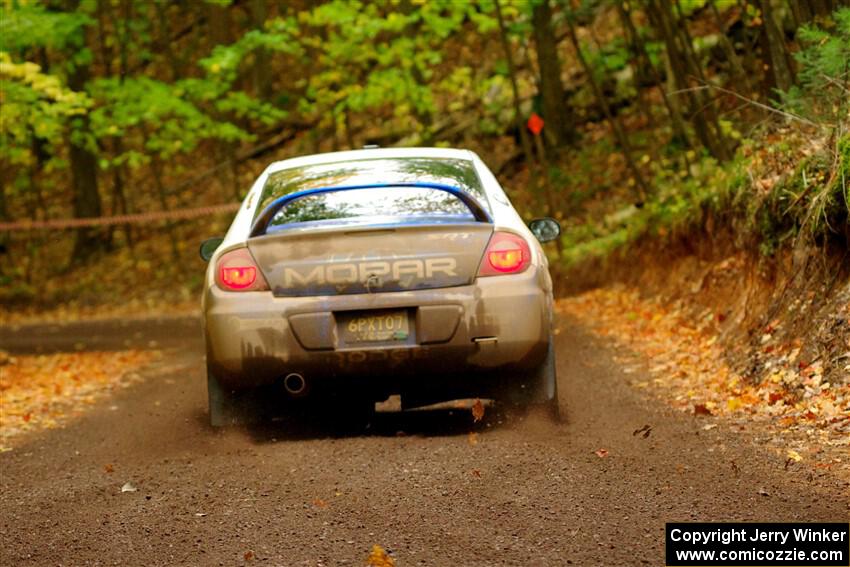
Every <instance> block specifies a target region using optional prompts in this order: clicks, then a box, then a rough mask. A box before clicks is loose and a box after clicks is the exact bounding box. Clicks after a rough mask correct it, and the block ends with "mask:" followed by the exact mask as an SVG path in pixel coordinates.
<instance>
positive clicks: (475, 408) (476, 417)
mask: <svg viewBox="0 0 850 567" xmlns="http://www.w3.org/2000/svg"><path fill="white" fill-rule="evenodd" d="M483 418H484V404H483V403H481V400H480V399H476V400H475V403H474V404H472V419H473V421H474V422H475V423H478V422H479V421H481V420H482V419H483Z"/></svg>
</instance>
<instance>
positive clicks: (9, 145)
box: [0, 51, 91, 166]
mask: <svg viewBox="0 0 850 567" xmlns="http://www.w3.org/2000/svg"><path fill="white" fill-rule="evenodd" d="M0 81H2V85H3V88H2V89H1V90H0V124H2V128H0V156H4V157H5V158H6V159H7V160H9V162H11V163H12V164H14V165H21V166H29V165H32V163H33V153H32V152H33V144H34V142H35V140H39V141H40V142H41V143H43V144H47V145H48V146H50V147H51V148H53V152H54V153H55V151H56V145H57V144H61V142H62V138H63V134H64V131H65V128H66V126H67V124H68V122H69V120H70V119H71V118H72V117H75V116H80V115H84V114H85V113H86V112H88V109H89V108H90V106H91V99H90V98H89V97H88V96H87V95H86V94H85V93H77V92H74V91H71V90H69V89H68V88H67V87H65V86H64V85H63V84H62V82H61V81H60V80H59V78H58V77H56V76H54V75H49V74H46V73H44V72H43V71H42V69H41V67H39V66H38V65H36V64H35V63H29V62H25V63H15V62H13V61H12V59H11V57H10V55H9V54H8V53H6V52H2V51H0Z"/></svg>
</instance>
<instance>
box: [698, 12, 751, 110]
mask: <svg viewBox="0 0 850 567" xmlns="http://www.w3.org/2000/svg"><path fill="white" fill-rule="evenodd" d="M715 1H716V0H708V5H709V6H710V7H711V13H712V14H713V15H714V21H715V22H717V30H718V31H719V32H720V46H721V47H722V48H723V52H724V53H725V54H726V59H727V60H728V61H729V66H730V67H731V69H732V76H733V77H735V82H736V83H737V84H738V90H740V91H742V92H743V93H745V94H746V95H749V94H751V93H750V90H751V88H750V81H749V78H748V77H747V73H746V71H744V67H743V65H741V59H740V58H739V57H738V54H737V53H735V46H733V45H732V42H731V41H729V37H728V36H727V35H726V33H727V30H726V25H725V24H724V23H723V18H722V17H721V16H720V12H719V11H718V10H717V5H716V4H715Z"/></svg>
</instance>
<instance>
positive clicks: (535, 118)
mask: <svg viewBox="0 0 850 567" xmlns="http://www.w3.org/2000/svg"><path fill="white" fill-rule="evenodd" d="M543 124H544V122H543V119H542V118H540V116H539V115H538V114H537V113H536V112H533V113H532V114H531V117H530V118H529V119H528V122H527V123H526V125H527V126H528V129H529V130H531V133H532V134H534V135H535V136H539V135H540V132H542V131H543Z"/></svg>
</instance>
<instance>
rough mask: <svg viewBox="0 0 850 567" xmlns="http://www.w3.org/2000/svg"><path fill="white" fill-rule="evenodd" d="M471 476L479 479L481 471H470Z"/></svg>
mask: <svg viewBox="0 0 850 567" xmlns="http://www.w3.org/2000/svg"><path fill="white" fill-rule="evenodd" d="M472 476H474V477H475V478H481V471H479V470H478V469H472Z"/></svg>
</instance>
